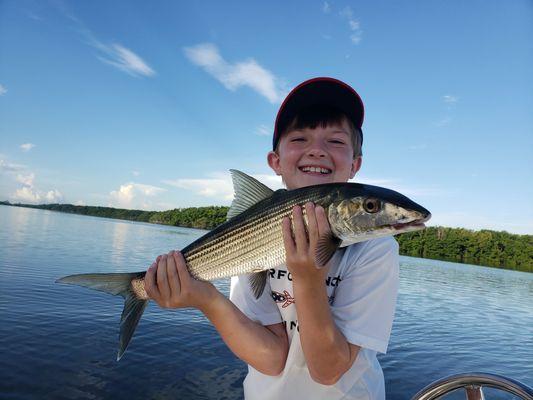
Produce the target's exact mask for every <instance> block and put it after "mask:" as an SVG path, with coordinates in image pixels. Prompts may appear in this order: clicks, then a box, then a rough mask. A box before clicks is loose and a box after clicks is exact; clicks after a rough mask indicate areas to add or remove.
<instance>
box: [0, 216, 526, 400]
mask: <svg viewBox="0 0 533 400" xmlns="http://www.w3.org/2000/svg"><path fill="white" fill-rule="evenodd" d="M0 222H1V223H0V243H2V247H3V248H2V250H1V251H0V348H2V352H0V371H2V379H0V393H1V394H2V395H4V394H6V393H9V395H10V396H11V398H13V399H17V400H18V399H27V398H50V399H62V398H63V399H76V398H121V397H126V396H127V397H128V398H132V399H135V398H139V399H141V398H200V399H202V398H204V399H212V398H242V379H243V378H244V375H245V373H246V366H245V365H244V364H243V363H242V362H241V361H239V360H238V359H236V358H235V357H234V356H233V355H231V353H230V352H229V350H228V349H227V348H226V346H225V345H224V343H223V342H222V341H221V340H220V338H219V337H218V335H217V334H216V332H215V330H214V329H213V327H212V326H211V325H210V324H209V322H208V321H207V320H206V319H205V317H203V316H202V315H201V314H200V313H199V312H197V311H194V310H179V311H174V312H172V311H166V310H162V309H159V308H158V307H157V306H155V305H154V304H151V305H150V306H149V307H148V308H147V310H146V312H145V315H144V316H143V318H142V320H141V322H140V324H139V327H138V329H137V331H136V334H135V337H134V338H133V340H132V343H131V346H130V348H129V349H128V352H127V354H126V356H125V357H124V358H123V359H122V360H121V361H120V363H116V362H115V361H114V358H115V355H116V349H117V338H118V323H119V319H120V313H121V312H122V306H123V301H122V299H121V298H120V297H114V296H109V295H107V294H104V293H100V292H95V291H91V290H87V289H84V288H79V287H75V286H69V285H57V284H54V281H55V279H57V278H58V277H60V276H64V275H69V274H72V273H80V272H116V271H127V270H129V271H135V270H141V268H142V267H145V266H146V265H148V263H149V262H151V260H153V259H154V258H155V256H157V255H158V254H161V253H164V252H167V251H169V250H170V249H176V248H177V249H180V248H183V247H184V246H185V245H187V244H188V243H190V242H191V241H193V240H194V239H196V238H197V237H199V236H201V235H203V234H204V233H205V231H199V230H188V229H181V228H175V227H162V226H157V225H149V224H139V223H129V222H123V221H115V220H108V219H103V218H93V217H85V216H79V215H71V214H60V213H52V212H49V213H45V212H43V211H41V210H28V209H22V208H16V207H4V206H0ZM42 227H46V229H42ZM13 232H17V234H13ZM169 232H175V233H172V234H170V233H169ZM28 254H30V255H31V257H28ZM216 285H217V287H218V288H219V289H220V290H221V291H222V292H223V293H225V294H227V292H228V281H227V280H226V281H220V282H217V283H216ZM532 298H533V274H526V273H521V272H515V271H504V270H496V269H491V268H484V267H477V266H469V265H460V264H454V263H443V262H439V261H432V260H422V259H415V258H408V257H402V258H401V268H400V295H399V298H398V307H397V312H396V316H395V321H394V325H393V331H392V336H391V342H390V345H389V352H388V354H386V355H380V356H379V357H380V360H381V363H382V366H383V369H384V372H385V380H386V388H387V399H388V400H391V399H392V400H395V399H406V398H410V396H412V395H413V394H414V393H416V392H417V391H418V390H420V389H421V388H422V387H424V386H425V385H427V384H429V383H430V382H432V381H433V380H436V379H439V378H441V377H443V376H445V375H450V374H453V373H459V372H465V371H473V370H478V371H485V372H492V373H497V374H502V375H506V376H509V377H511V378H514V379H518V380H521V381H523V382H525V383H526V384H529V385H530V386H531V385H532V384H533V382H532V378H533V371H532V369H531V366H532V365H533V332H532V330H531V327H532V326H533V308H532V307H531V301H532ZM498 398H503V397H498V396H494V397H492V396H491V399H498Z"/></svg>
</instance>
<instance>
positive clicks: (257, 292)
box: [248, 270, 268, 299]
mask: <svg viewBox="0 0 533 400" xmlns="http://www.w3.org/2000/svg"><path fill="white" fill-rule="evenodd" d="M267 278H268V270H267V271H263V272H256V273H255V274H251V275H250V276H249V277H248V280H249V281H250V286H251V287H252V292H253V294H254V296H255V298H256V299H258V298H259V297H261V295H262V294H263V291H264V290H265V286H266V281H267Z"/></svg>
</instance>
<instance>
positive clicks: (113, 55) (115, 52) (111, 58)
mask: <svg viewBox="0 0 533 400" xmlns="http://www.w3.org/2000/svg"><path fill="white" fill-rule="evenodd" d="M94 47H96V48H97V49H98V50H100V51H102V52H103V53H104V54H105V56H106V57H102V56H98V59H99V60H100V61H102V62H104V63H107V64H110V65H112V66H114V67H116V68H118V69H120V70H121V71H124V72H126V73H128V74H130V75H131V76H153V75H155V71H154V70H153V69H152V68H150V66H149V65H148V64H147V63H146V62H145V61H144V60H143V59H142V58H141V57H140V56H138V55H137V54H135V53H134V52H133V51H131V50H130V49H127V48H126V47H124V46H122V45H120V44H118V43H113V44H111V45H104V44H102V43H100V42H97V43H95V46H94Z"/></svg>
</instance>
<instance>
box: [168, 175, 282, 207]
mask: <svg viewBox="0 0 533 400" xmlns="http://www.w3.org/2000/svg"><path fill="white" fill-rule="evenodd" d="M252 176H253V177H254V178H255V179H257V180H258V181H259V182H261V183H263V184H265V185H266V186H268V187H269V188H271V189H272V190H277V189H281V188H283V187H284V186H283V184H282V183H281V177H279V176H276V175H269V174H257V175H252ZM163 183H165V184H167V185H170V186H174V187H177V188H180V189H185V190H190V191H192V192H194V193H196V194H197V195H200V196H204V197H209V198H213V199H218V200H219V201H223V202H226V203H228V202H230V201H231V200H233V183H232V181H231V175H230V173H229V172H213V173H211V174H209V177H208V178H184V179H174V180H164V181H163Z"/></svg>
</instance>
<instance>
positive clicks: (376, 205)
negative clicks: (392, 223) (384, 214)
mask: <svg viewBox="0 0 533 400" xmlns="http://www.w3.org/2000/svg"><path fill="white" fill-rule="evenodd" d="M363 208H364V209H365V211H366V212H367V213H370V214H374V213H377V212H378V211H379V210H381V201H379V200H378V199H366V200H365V201H364V202H363Z"/></svg>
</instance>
